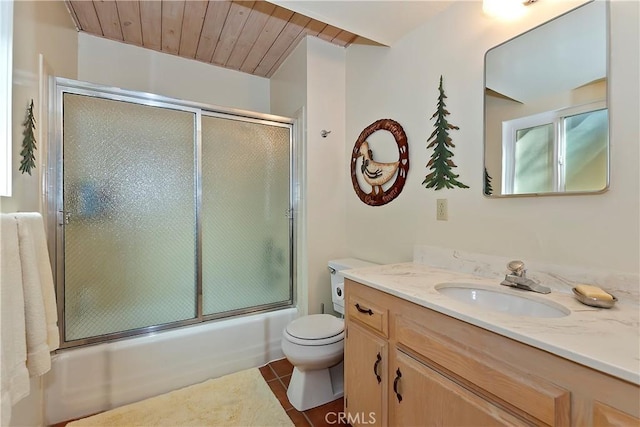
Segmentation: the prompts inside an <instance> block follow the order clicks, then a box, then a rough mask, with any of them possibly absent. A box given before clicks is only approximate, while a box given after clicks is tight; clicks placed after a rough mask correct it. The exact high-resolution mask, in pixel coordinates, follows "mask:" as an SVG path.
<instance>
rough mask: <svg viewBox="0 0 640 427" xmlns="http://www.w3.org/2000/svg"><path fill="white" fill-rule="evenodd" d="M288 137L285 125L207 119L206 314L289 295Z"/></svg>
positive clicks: (204, 201) (204, 177) (204, 140)
mask: <svg viewBox="0 0 640 427" xmlns="http://www.w3.org/2000/svg"><path fill="white" fill-rule="evenodd" d="M289 139H290V129H289V128H287V127H277V126H273V125H272V124H263V123H260V122H238V121H236V120H230V119H228V118H224V117H215V116H207V117H203V118H202V188H203V189H206V191H203V193H202V284H203V305H204V307H203V314H204V315H210V314H215V313H221V312H226V311H232V310H238V309H243V308H246V307H254V306H261V305H264V304H272V303H277V302H278V301H284V300H287V299H289V298H290V292H291V289H290V274H289V270H290V263H289V260H290V258H291V248H290V246H291V245H290V243H289V242H290V236H289V217H290V214H289V213H290V211H289V206H290V201H289V191H288V189H289V187H290V184H289V183H290V161H289V157H290V156H289V143H288V141H289ZM283 142H287V143H283Z"/></svg>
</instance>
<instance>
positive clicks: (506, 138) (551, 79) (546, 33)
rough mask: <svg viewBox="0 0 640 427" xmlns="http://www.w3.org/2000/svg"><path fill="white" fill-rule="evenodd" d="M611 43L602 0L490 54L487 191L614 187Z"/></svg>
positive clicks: (542, 191)
mask: <svg viewBox="0 0 640 427" xmlns="http://www.w3.org/2000/svg"><path fill="white" fill-rule="evenodd" d="M608 46H609V42H608V8H607V2H606V1H602V0H595V1H591V2H589V3H586V4H584V5H582V6H580V7H578V8H576V9H573V10H571V11H569V12H567V13H565V14H563V15H561V16H559V17H557V18H555V19H553V20H551V21H549V22H546V23H544V24H542V25H540V26H538V27H536V28H534V29H532V30H530V31H527V32H526V33H524V34H521V35H519V36H517V37H515V38H513V39H511V40H508V41H506V42H504V43H502V44H500V45H498V46H496V47H494V48H492V49H490V50H489V51H487V53H486V54H485V93H484V167H485V179H484V184H485V185H484V188H483V192H484V194H485V195H486V196H489V197H507V196H542V195H565V194H585V193H601V192H603V191H606V190H607V188H608V187H609V110H608V104H607V98H608V96H607V94H608V57H609V54H608Z"/></svg>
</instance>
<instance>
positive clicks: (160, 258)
mask: <svg viewBox="0 0 640 427" xmlns="http://www.w3.org/2000/svg"><path fill="white" fill-rule="evenodd" d="M58 96H59V98H60V100H61V101H60V102H61V104H60V110H61V114H60V117H61V121H60V122H61V131H62V132H61V141H60V144H59V146H58V147H57V154H54V155H57V162H56V164H57V167H58V171H57V176H58V178H57V180H58V183H57V186H58V188H59V190H58V192H59V195H58V198H57V200H56V207H55V209H56V210H57V211H58V212H59V214H58V218H59V219H60V221H59V224H58V233H57V252H58V263H57V271H56V278H57V289H58V306H59V308H60V319H61V322H60V323H61V326H62V330H63V346H64V347H69V346H73V345H82V344H86V343H94V342H98V341H102V340H105V339H111V338H119V337H123V336H128V335H133V334H139V333H144V332H149V331H153V330H157V329H165V328H169V327H174V326H180V325H187V324H193V323H197V322H202V321H206V320H211V319H215V318H219V317H223V316H229V315H235V314H241V313H246V312H250V311H257V310H264V309H270V308H275V307H278V306H287V305H291V304H292V303H293V280H292V254H293V251H292V242H293V234H292V230H293V227H292V214H291V212H292V210H291V206H292V199H291V188H292V184H291V176H292V173H291V171H292V156H291V151H292V150H291V149H292V139H291V138H292V125H291V124H290V123H280V122H275V121H272V120H263V119H260V118H247V117H244V116H236V115H232V114H228V113H224V112H213V111H209V110H206V109H203V108H200V107H199V106H192V105H183V104H178V103H176V104H172V103H169V102H165V101H163V102H158V101H157V97H156V98H155V99H154V101H153V102H150V101H149V100H147V99H145V98H144V97H142V98H140V97H128V96H125V95H122V94H119V95H118V96H113V94H110V93H102V92H100V90H96V88H95V87H92V88H91V90H84V89H78V88H75V87H74V88H73V89H70V88H68V87H66V86H63V85H61V86H60V87H59V89H58Z"/></svg>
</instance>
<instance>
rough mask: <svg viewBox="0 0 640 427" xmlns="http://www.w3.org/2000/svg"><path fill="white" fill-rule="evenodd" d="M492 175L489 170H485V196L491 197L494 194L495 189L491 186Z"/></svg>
mask: <svg viewBox="0 0 640 427" xmlns="http://www.w3.org/2000/svg"><path fill="white" fill-rule="evenodd" d="M492 179H493V178H491V175H489V172H487V168H484V194H486V195H487V196H490V195H492V194H493V187H492V186H491V180H492Z"/></svg>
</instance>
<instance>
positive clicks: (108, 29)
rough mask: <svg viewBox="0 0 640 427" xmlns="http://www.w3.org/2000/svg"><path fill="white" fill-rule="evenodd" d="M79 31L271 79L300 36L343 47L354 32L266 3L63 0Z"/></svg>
mask: <svg viewBox="0 0 640 427" xmlns="http://www.w3.org/2000/svg"><path fill="white" fill-rule="evenodd" d="M65 3H66V4H67V8H68V10H69V13H70V14H71V17H72V18H73V20H74V22H75V25H76V27H77V28H78V30H79V31H83V32H86V33H89V34H93V35H95V36H99V37H105V38H108V39H112V40H117V41H121V42H124V43H129V44H132V45H136V46H141V47H144V48H148V49H153V50H156V51H160V52H165V53H169V54H173V55H178V56H181V57H184V58H189V59H195V60H198V61H202V62H207V63H211V64H214V65H217V66H220V67H224V68H229V69H232V70H238V71H242V72H245V73H249V74H253V75H256V76H261V77H271V75H272V74H273V73H274V72H275V71H276V70H277V69H278V67H279V66H280V64H281V63H282V62H283V61H284V60H285V59H286V58H287V56H288V55H289V53H291V51H292V50H293V49H294V48H295V47H296V46H297V44H298V42H300V40H302V39H303V38H304V37H305V36H307V35H309V36H316V37H320V38H321V39H323V40H326V41H328V42H331V43H334V44H336V45H339V46H343V47H346V46H348V45H350V44H352V43H354V42H356V41H358V42H364V43H374V42H371V41H369V40H366V39H363V38H360V37H358V36H357V35H356V34H353V33H350V32H348V31H345V30H341V29H339V28H336V27H333V26H331V25H328V24H325V23H323V22H320V21H317V20H314V19H311V18H309V17H306V16H303V15H301V14H299V13H295V12H292V11H290V10H288V9H285V8H283V7H280V6H276V5H274V4H271V3H269V2H267V1H231V0H193V1H189V0H187V1H185V0H156V1H154V0H94V1H87V0H65Z"/></svg>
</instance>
